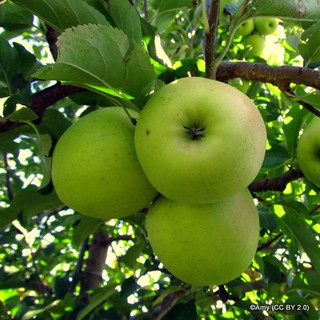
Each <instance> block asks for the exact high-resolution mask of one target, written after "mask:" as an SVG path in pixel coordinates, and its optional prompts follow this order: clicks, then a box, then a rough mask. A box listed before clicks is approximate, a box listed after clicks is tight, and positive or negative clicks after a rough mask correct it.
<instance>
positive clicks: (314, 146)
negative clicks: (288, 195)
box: [297, 117, 320, 187]
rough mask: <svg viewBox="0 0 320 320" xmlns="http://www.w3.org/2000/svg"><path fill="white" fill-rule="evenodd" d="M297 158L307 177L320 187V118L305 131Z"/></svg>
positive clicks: (313, 121) (313, 120)
mask: <svg viewBox="0 0 320 320" xmlns="http://www.w3.org/2000/svg"><path fill="white" fill-rule="evenodd" d="M297 158H298V161H299V165H300V168H301V170H302V172H303V174H304V175H305V177H306V178H307V179H308V180H310V181H311V182H313V183H314V184H315V185H317V186H318V187H320V118H319V117H314V118H313V119H312V120H311V122H310V123H309V125H308V126H307V127H306V129H305V130H304V132H303V134H302V136H301V138H300V140H299V142H298V148H297Z"/></svg>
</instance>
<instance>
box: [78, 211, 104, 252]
mask: <svg viewBox="0 0 320 320" xmlns="http://www.w3.org/2000/svg"><path fill="white" fill-rule="evenodd" d="M79 216H80V222H79V223H78V224H77V225H76V226H75V228H74V231H73V235H72V243H73V244H74V245H75V246H80V245H81V243H82V242H83V241H84V240H85V239H86V238H87V237H88V236H89V235H90V234H92V233H94V232H95V231H96V230H97V228H98V227H99V226H100V225H101V224H102V222H103V221H102V220H101V219H95V218H91V217H87V216H84V215H79Z"/></svg>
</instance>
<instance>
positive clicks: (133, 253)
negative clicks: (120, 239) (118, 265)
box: [119, 242, 145, 269]
mask: <svg viewBox="0 0 320 320" xmlns="http://www.w3.org/2000/svg"><path fill="white" fill-rule="evenodd" d="M144 248H145V243H143V242H139V243H137V244H135V245H134V246H132V247H130V248H129V249H128V250H127V252H126V254H125V255H124V256H122V257H120V259H119V261H120V262H122V263H124V264H125V265H126V266H128V267H129V268H132V269H134V268H135V267H136V265H137V259H138V258H139V257H140V256H141V253H142V250H143V249H144Z"/></svg>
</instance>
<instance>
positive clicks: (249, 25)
mask: <svg viewBox="0 0 320 320" xmlns="http://www.w3.org/2000/svg"><path fill="white" fill-rule="evenodd" d="M253 29H254V22H253V19H252V18H250V19H248V20H246V21H244V22H243V23H242V24H241V25H240V26H239V28H238V29H237V31H236V35H238V36H247V35H249V34H250V33H251V32H252V31H253Z"/></svg>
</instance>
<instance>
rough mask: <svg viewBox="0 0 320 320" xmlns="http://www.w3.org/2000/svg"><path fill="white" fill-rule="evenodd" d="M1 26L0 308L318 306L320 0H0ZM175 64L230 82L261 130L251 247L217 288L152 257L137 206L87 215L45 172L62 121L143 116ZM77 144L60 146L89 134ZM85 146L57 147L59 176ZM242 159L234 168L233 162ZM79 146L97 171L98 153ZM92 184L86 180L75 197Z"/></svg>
mask: <svg viewBox="0 0 320 320" xmlns="http://www.w3.org/2000/svg"><path fill="white" fill-rule="evenodd" d="M0 27H1V29H0V99H1V100H0V101H1V117H0V150H1V156H0V161H1V168H0V188H1V191H0V197H1V200H0V217H1V219H0V227H1V232H0V240H1V247H0V318H1V319H4V320H9V319H21V320H28V319H45V320H47V319H66V320H68V319H70V320H73V319H77V320H80V319H119V320H120V319H121V320H125V319H157V320H160V319H164V320H168V319H188V320H193V319H204V320H207V319H227V318H229V319H315V320H316V319H319V299H320V236H319V233H320V195H319V190H320V189H319V188H320V123H319V117H320V91H319V90H320V70H319V66H320V5H319V1H317V0H301V1H296V0H286V1H280V0H243V1H236V0H233V1H232V0H231V1H230V0H221V1H219V0H211V1H208V0H207V1H204V0H203V1H200V0H176V1H173V0H161V1H160V0H144V1H142V0H3V1H1V2H0ZM185 77H202V78H208V79H211V80H214V79H215V80H217V81H220V82H223V83H226V84H228V85H229V86H232V87H235V88H237V90H240V92H242V94H244V95H246V96H247V97H248V98H249V99H250V100H251V101H252V102H253V103H254V105H255V106H256V108H257V110H258V111H259V113H260V115H261V116H262V118H263V123H264V125H265V128H266V132H267V143H266V150H265V156H264V160H263V163H262V166H261V168H260V171H259V173H258V175H257V176H256V177H255V179H254V181H251V183H250V185H249V186H248V189H249V191H250V192H251V195H252V197H253V198H254V204H255V207H256V209H257V211H258V214H259V223H260V228H259V243H258V247H257V249H256V250H255V256H254V259H253V260H252V262H251V264H250V265H249V266H248V268H247V269H245V270H243V272H242V274H241V275H240V276H238V277H237V278H235V279H233V280H231V281H226V282H224V283H219V284H216V285H215V284H212V285H205V286H195V285H190V284H188V283H186V282H183V281H181V280H180V279H179V278H177V277H176V275H174V274H173V273H171V272H170V271H169V270H168V269H167V268H166V266H165V265H164V264H163V263H162V262H161V261H160V260H159V258H158V256H157V255H156V254H155V253H154V252H153V250H152V248H151V245H150V242H149V238H148V234H147V230H146V217H147V216H148V205H146V206H145V207H144V208H141V210H137V212H130V213H128V215H126V216H122V217H120V218H116V217H114V218H112V219H103V218H101V217H93V216H90V215H83V214H81V213H80V212H78V211H77V210H75V209H74V208H72V207H69V206H68V205H66V204H65V203H64V202H62V201H61V199H60V197H58V196H57V193H56V190H55V188H54V185H53V183H52V175H51V173H52V170H51V168H52V159H53V158H52V155H53V152H54V150H55V146H56V145H57V142H58V141H59V140H60V137H61V136H62V135H63V133H65V132H66V130H68V129H69V128H70V127H71V125H72V124H73V123H76V122H78V121H81V120H82V119H84V117H85V116H87V115H89V114H92V113H93V112H95V111H97V110H98V109H102V108H103V109H104V110H108V108H109V107H115V106H117V108H121V109H123V110H124V111H125V112H128V110H129V111H130V110H134V112H136V113H140V112H141V111H142V110H143V108H144V106H145V105H146V103H147V102H148V101H150V100H149V99H150V98H151V97H152V96H153V95H154V94H156V93H157V92H158V91H159V90H161V88H163V87H164V86H165V85H167V84H169V83H171V82H173V81H174V80H176V79H180V78H185ZM208 81H209V80H208ZM188 91H191V92H192V89H191V90H190V89H188ZM228 92H229V91H228ZM231 92H232V91H231ZM222 93H224V92H222ZM224 94H227V92H225V93H224ZM226 97H227V96H226ZM230 99H231V98H230V96H228V99H226V100H228V101H229V100H230ZM110 109H111V108H110ZM110 109H109V110H110ZM117 110H118V109H117ZM128 114H129V115H130V112H129V113H128ZM220 115H221V116H222V117H223V115H224V109H223V107H222V108H221V110H220ZM102 121H103V120H102V118H101V119H98V122H102ZM135 121H136V119H132V127H133V128H134V126H135V125H136V123H135ZM98 122H97V124H98ZM106 125H107V123H106ZM162 125H163V126H165V125H166V123H165V122H164V123H162ZM97 128H98V125H97ZM97 128H96V130H98V129H97ZM187 129H188V130H189V128H187ZM92 130H93V131H94V132H95V128H94V126H93V129H92ZM80 133H81V132H80ZM112 134H113V133H111V132H110V136H112ZM199 134H200V135H201V130H200V133H198V132H197V133H196V135H199ZM251 136H252V135H251ZM83 141H84V140H83V139H82V137H81V135H79V136H75V137H74V139H73V142H72V143H74V144H75V145H76V146H77V145H81V142H82V145H85V146H86V145H87V146H88V147H89V146H90V143H88V142H85V143H83ZM85 141H87V140H85ZM115 141H116V140H112V139H111V138H110V139H109V140H108V145H107V148H108V147H109V146H111V145H117V143H118V140H117V142H115ZM300 142H301V143H300ZM169 143H170V141H169V140H168V145H169ZM230 143H232V141H230ZM100 145H101V143H100ZM99 147H100V146H99ZM103 147H104V146H103V145H101V148H103ZM84 150H85V149H84ZM61 154H62V158H63V155H64V153H63V152H62V153H61ZM147 154H148V153H147ZM86 156H87V158H88V155H87V154H86V152H85V151H84V152H83V153H82V154H80V155H79V154H78V155H77V159H74V157H73V155H72V153H71V155H70V154H69V155H68V157H69V158H66V159H64V161H65V162H64V165H63V166H62V167H63V168H64V169H65V168H66V169H67V170H66V171H65V172H66V173H64V174H63V175H62V176H60V178H59V179H60V180H59V181H60V186H64V185H69V182H70V181H72V180H73V179H74V178H75V177H74V176H72V175H68V174H67V173H68V171H69V170H73V168H74V167H75V166H78V165H79V167H81V173H83V172H86V170H87V167H86V166H85V165H84V163H85V162H84V159H85V157H86ZM152 156H153V155H152V154H150V157H152ZM226 157H228V155H226ZM241 157H243V154H239V158H238V159H236V160H235V161H234V162H233V163H231V165H230V169H231V167H233V168H236V169H237V170H238V171H237V170H236V171H235V172H238V173H239V175H240V174H241V172H240V171H241V166H240V165H239V163H240V161H241ZM89 159H90V163H92V166H93V167H94V168H97V170H96V172H95V174H96V175H97V176H98V177H99V178H100V172H99V170H98V168H100V167H101V166H100V164H99V165H98V161H99V153H97V154H90V155H89ZM71 161H73V162H72V163H75V164H73V165H70V163H71ZM88 163H89V162H88ZM115 166H116V164H115ZM177 167H178V165H177ZM113 170H114V167H111V168H108V174H109V175H112V174H113ZM204 170H205V169H204ZM212 170H215V168H212ZM227 171H228V172H229V171H231V170H229V169H228V170H227ZM164 173H165V168H164V169H163V172H158V173H157V174H158V175H159V176H160V175H163V174H164ZM238 173H237V174H238ZM226 174H227V172H226ZM237 174H234V178H235V180H234V181H236V178H237V177H236V175H237ZM64 176H65V181H64ZM92 178H93V176H92ZM104 178H105V177H104V176H103V175H102V174H101V179H104ZM231 180H232V179H231ZM134 182H136V181H134ZM126 183H127V180H126V179H123V181H122V180H121V181H117V186H118V185H120V187H121V186H122V187H124V190H125V186H126ZM182 187H183V188H184V187H185V186H181V188H182ZM134 188H135V184H134V183H133V187H131V190H130V191H132V189H134ZM190 188H192V185H191V186H190ZM224 188H225V189H227V188H229V186H224ZM69 189H71V188H69ZM76 189H77V186H74V187H73V188H72V190H68V188H66V191H67V193H68V192H69V193H70V194H72V193H74V192H76V191H77V190H76ZM115 189H116V186H114V188H112V186H111V188H110V190H109V194H108V196H109V197H110V200H108V201H110V202H112V201H113V200H112V199H113V197H112V196H113V194H112V192H114V190H115ZM134 191H135V192H138V191H139V190H138V189H136V190H134ZM220 192H221V193H222V194H223V190H220ZM98 193H99V190H98V187H97V189H96V190H95V189H94V187H92V185H90V186H89V187H88V190H87V192H86V190H84V195H83V197H82V198H83V199H82V200H84V201H85V199H86V197H87V196H88V197H89V196H90V197H93V198H94V197H95V196H96V195H97V194H98ZM139 196H141V197H142V198H144V197H146V198H147V196H146V195H145V194H143V195H139ZM154 196H155V194H152V197H154ZM126 197H129V192H125V191H124V192H123V196H122V197H121V198H122V200H121V201H123V202H125V201H126ZM108 199H109V198H108ZM148 201H149V202H150V199H149V200H148ZM108 203H109V202H108ZM92 206H94V205H92ZM98 206H99V205H98ZM100 207H101V206H100ZM236 209H239V208H233V210H236ZM181 210H182V211H181V212H182V216H184V215H183V212H184V211H183V210H184V209H181ZM239 210H240V209H239ZM80 211H81V210H80ZM89 211H90V210H89ZM102 211H103V210H102ZM181 212H180V213H181ZM160 214H161V213H160ZM236 218H237V219H234V220H235V225H237V224H238V223H240V222H241V221H239V218H238V217H236ZM158 220H159V221H158V222H157V223H159V224H160V223H161V221H162V219H161V215H160V217H158ZM251 222H252V221H247V224H248V225H251ZM196 225H197V222H195V226H196ZM163 233H164V234H163V236H164V237H166V235H165V231H164V232H163ZM186 234H187V236H188V233H186ZM189 234H190V237H191V236H192V237H194V234H193V230H190V232H189ZM205 236H206V235H205V234H201V233H200V234H197V238H201V237H204V239H205ZM230 236H231V235H230ZM202 241H204V243H205V240H203V239H202ZM165 243H166V242H163V244H164V245H165ZM224 243H228V235H226V236H225V238H224V239H222V240H221V242H220V243H219V247H221V248H223V244H224ZM168 246H169V245H168ZM165 249H166V248H165ZM170 249H171V248H168V250H170ZM209 251H210V247H209V248H208V249H207V252H208V256H209V255H210V257H211V258H210V259H212V263H214V264H216V263H219V261H216V260H219V259H221V256H219V257H218V258H219V259H214V257H213V258H212V254H211V252H209ZM231 254H236V255H237V256H239V257H240V256H241V252H240V254H239V252H236V253H231ZM222 256H223V255H222ZM176 263H179V261H176ZM210 263H211V261H210Z"/></svg>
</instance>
